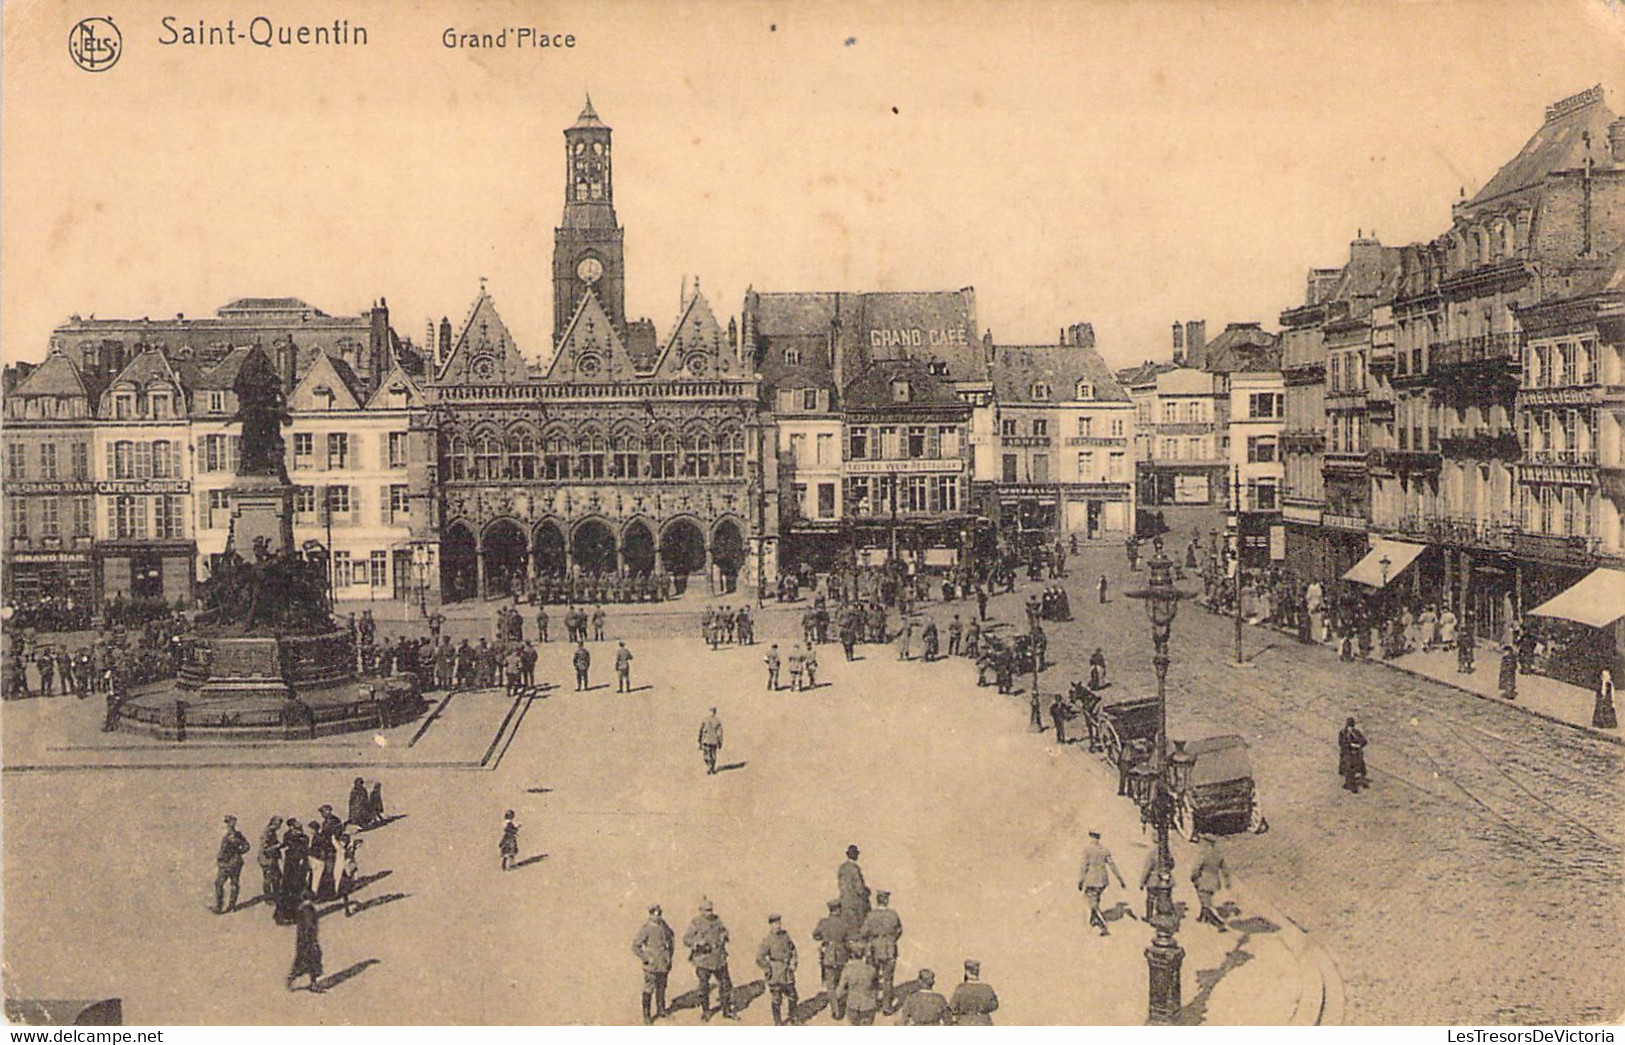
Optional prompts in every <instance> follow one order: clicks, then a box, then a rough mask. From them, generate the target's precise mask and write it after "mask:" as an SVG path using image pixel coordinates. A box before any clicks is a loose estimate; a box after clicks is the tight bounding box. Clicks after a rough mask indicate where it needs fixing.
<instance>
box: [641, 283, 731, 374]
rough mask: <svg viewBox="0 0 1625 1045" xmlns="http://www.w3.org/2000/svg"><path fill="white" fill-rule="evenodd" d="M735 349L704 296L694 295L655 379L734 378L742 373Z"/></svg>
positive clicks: (659, 363) (662, 357)
mask: <svg viewBox="0 0 1625 1045" xmlns="http://www.w3.org/2000/svg"><path fill="white" fill-rule="evenodd" d="M739 369H740V367H739V361H738V360H736V359H734V358H733V346H732V345H730V344H729V343H728V338H727V335H725V334H724V333H723V332H722V327H721V326H719V325H718V323H717V317H716V314H715V313H713V312H712V311H711V303H710V302H708V301H706V300H705V295H704V294H701V293H699V292H698V291H696V292H695V294H694V296H693V297H692V298H690V299H689V302H688V308H687V309H685V310H684V311H683V315H682V318H681V319H679V320H678V321H677V326H676V328H675V329H673V330H672V332H671V337H670V338H668V339H667V340H666V345H665V348H663V349H662V350H661V353H660V358H659V359H658V360H657V361H656V363H655V366H654V373H653V376H654V377H656V378H659V379H662V380H667V381H670V380H676V379H678V378H696V377H705V378H710V377H732V376H735V375H737V374H738V372H739Z"/></svg>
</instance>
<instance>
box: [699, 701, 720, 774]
mask: <svg viewBox="0 0 1625 1045" xmlns="http://www.w3.org/2000/svg"><path fill="white" fill-rule="evenodd" d="M720 750H722V720H721V719H720V718H717V709H716V708H712V709H711V713H710V714H709V715H707V716H706V717H705V721H704V722H701V723H700V754H702V755H704V756H705V774H706V776H713V775H715V774H716V771H717V752H718V751H720Z"/></svg>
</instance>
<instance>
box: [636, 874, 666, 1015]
mask: <svg viewBox="0 0 1625 1045" xmlns="http://www.w3.org/2000/svg"><path fill="white" fill-rule="evenodd" d="M676 937H677V934H676V933H673V932H672V931H671V926H669V925H667V924H666V919H665V918H664V917H662V912H661V910H660V905H659V904H655V905H654V906H652V907H650V908H649V920H648V921H646V922H644V923H643V928H641V929H639V930H638V934H637V936H635V937H633V938H632V953H633V954H635V955H637V956H638V960H640V961H641V962H643V1022H644V1023H646V1024H648V1023H653V1022H654V1021H655V1020H657V1019H661V1018H663V1017H666V1016H670V1015H671V1010H669V1009H667V1008H666V978H667V976H669V975H670V974H671V959H672V952H673V950H675V948H676ZM651 1001H652V1002H653V1003H654V1007H653V1009H652V1010H651V1008H650V1002H651Z"/></svg>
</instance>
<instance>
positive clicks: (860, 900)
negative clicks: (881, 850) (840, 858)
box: [835, 845, 869, 936]
mask: <svg viewBox="0 0 1625 1045" xmlns="http://www.w3.org/2000/svg"><path fill="white" fill-rule="evenodd" d="M835 887H836V889H837V890H839V892H840V894H841V917H842V918H845V919H846V929H847V934H848V935H849V936H857V935H859V933H861V931H862V929H863V920H864V919H865V918H867V917H869V886H868V885H867V884H865V882H864V880H863V868H861V867H859V866H858V847H857V846H855V845H849V846H847V847H846V862H845V863H843V864H841V866H840V868H839V869H838V870H836V872H835Z"/></svg>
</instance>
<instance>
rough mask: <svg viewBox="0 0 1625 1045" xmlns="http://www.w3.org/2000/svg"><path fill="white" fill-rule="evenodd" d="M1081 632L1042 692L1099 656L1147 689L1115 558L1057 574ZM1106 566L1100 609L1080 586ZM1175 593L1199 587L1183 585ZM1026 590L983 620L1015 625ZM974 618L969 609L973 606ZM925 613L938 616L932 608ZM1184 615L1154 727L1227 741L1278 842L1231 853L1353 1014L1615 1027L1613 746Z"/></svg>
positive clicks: (1142, 648)
mask: <svg viewBox="0 0 1625 1045" xmlns="http://www.w3.org/2000/svg"><path fill="white" fill-rule="evenodd" d="M1068 569H1069V573H1070V574H1071V577H1070V578H1069V580H1068V582H1067V586H1068V589H1069V594H1070V597H1071V600H1072V607H1073V611H1074V614H1075V615H1076V618H1077V619H1076V621H1075V622H1074V623H1072V624H1052V625H1049V626H1048V628H1049V635H1050V648H1051V650H1052V651H1053V652H1052V659H1058V660H1059V661H1060V663H1061V667H1060V668H1058V669H1056V670H1055V671H1053V672H1052V673H1050V674H1049V675H1046V677H1045V679H1044V682H1043V685H1044V687H1045V688H1052V687H1054V686H1057V685H1060V684H1061V683H1062V682H1063V681H1064V680H1065V679H1067V678H1079V677H1083V675H1084V674H1086V669H1085V667H1084V664H1085V662H1086V659H1087V657H1088V654H1089V652H1090V651H1091V650H1092V649H1093V648H1094V646H1095V645H1097V644H1098V645H1103V646H1104V647H1105V650H1106V653H1107V656H1108V657H1109V659H1110V662H1111V666H1112V670H1113V672H1114V674H1115V677H1116V679H1117V681H1118V685H1119V687H1120V689H1119V692H1121V691H1122V690H1131V691H1133V692H1134V693H1136V694H1148V693H1151V692H1152V691H1153V687H1154V684H1155V683H1154V676H1153V674H1152V672H1151V666H1150V646H1151V643H1150V628H1149V625H1148V624H1147V623H1146V619H1145V616H1144V608H1143V606H1142V605H1141V604H1140V603H1137V602H1135V601H1133V600H1130V599H1127V598H1124V596H1123V592H1124V590H1125V589H1126V588H1131V587H1137V586H1139V585H1141V584H1143V583H1144V581H1145V579H1146V577H1147V573H1146V572H1145V571H1144V570H1143V569H1142V570H1141V572H1139V573H1136V574H1131V573H1129V572H1128V569H1127V565H1126V561H1125V560H1124V557H1123V555H1122V550H1121V549H1120V548H1112V549H1097V550H1092V551H1088V552H1086V553H1085V554H1084V555H1082V556H1081V557H1073V558H1072V559H1071V561H1070V563H1069V567H1068ZM1102 571H1104V572H1106V573H1107V574H1108V576H1109V581H1110V591H1111V596H1110V597H1111V600H1112V601H1111V602H1110V603H1109V604H1108V605H1106V606H1101V605H1099V603H1098V601H1097V599H1096V595H1095V591H1094V582H1095V581H1096V579H1097V578H1098V577H1099V575H1100V574H1101V572H1102ZM1182 586H1183V587H1185V588H1187V589H1191V590H1200V583H1199V582H1198V581H1197V580H1196V579H1195V578H1191V579H1190V580H1187V581H1185V582H1182ZM1022 597H1023V596H1020V595H1018V596H1017V597H1015V598H1012V597H1008V596H1005V597H1000V598H999V599H997V600H995V603H994V611H995V613H996V614H998V615H1000V616H1003V617H1004V618H1006V619H1010V620H1015V619H1018V618H1019V617H1020V616H1021V605H1020V600H1021V598H1022ZM972 608H973V609H974V606H972ZM937 612H941V607H940V606H938V607H937ZM1232 644H1233V623H1232V621H1231V620H1230V619H1228V618H1220V617H1215V616H1213V615H1210V614H1209V613H1208V612H1207V611H1206V610H1204V609H1202V608H1201V607H1200V606H1197V605H1196V604H1194V603H1186V604H1185V605H1184V607H1183V608H1182V610H1181V612H1180V614H1179V617H1178V619H1177V620H1176V622H1175V624H1174V637H1173V644H1172V650H1173V656H1174V661H1173V665H1172V668H1171V669H1170V672H1169V700H1170V709H1169V721H1170V726H1169V728H1170V732H1171V734H1172V735H1173V736H1174V737H1176V738H1193V739H1194V738H1196V737H1200V736H1207V735H1212V734H1218V733H1242V734H1244V735H1245V736H1246V737H1247V738H1248V739H1249V741H1250V743H1251V744H1252V750H1251V755H1252V758H1253V761H1254V765H1255V772H1256V774H1257V776H1258V779H1259V784H1260V788H1261V794H1262V799H1263V801H1264V803H1265V811H1266V813H1267V815H1268V817H1269V821H1270V824H1271V828H1272V830H1271V831H1270V832H1269V833H1267V834H1265V835H1262V836H1257V837H1254V838H1250V839H1247V840H1245V841H1238V842H1237V843H1236V844H1234V845H1233V846H1232V847H1231V849H1230V853H1231V857H1230V859H1231V862H1232V863H1233V864H1234V866H1235V867H1236V869H1237V870H1238V871H1240V872H1241V873H1242V874H1243V875H1244V876H1245V877H1246V879H1247V880H1248V881H1249V882H1251V883H1254V884H1256V885H1258V886H1259V887H1261V888H1264V889H1266V890H1268V892H1269V893H1270V895H1271V896H1272V897H1273V898H1274V899H1275V900H1276V901H1277V903H1278V904H1279V906H1280V907H1281V909H1282V910H1284V911H1285V912H1287V914H1288V915H1290V916H1291V917H1292V918H1293V919H1294V920H1295V921H1297V922H1298V923H1299V924H1301V925H1302V926H1303V927H1304V928H1306V929H1308V930H1309V931H1311V932H1312V933H1313V934H1314V935H1315V936H1316V937H1317V938H1318V939H1319V940H1320V941H1321V942H1322V943H1323V944H1324V945H1325V946H1327V947H1328V949H1330V951H1331V952H1332V956H1333V958H1334V960H1335V961H1336V962H1337V964H1338V967H1339V969H1340V970H1341V972H1342V976H1343V978H1344V981H1345V984H1346V987H1347V992H1348V1021H1349V1022H1351V1023H1411V1022H1415V1021H1417V1020H1421V1019H1426V1020H1427V1021H1428V1022H1430V1023H1444V1022H1458V1023H1475V1022H1489V1023H1570V1022H1588V1021H1589V1022H1594V1021H1598V1020H1603V1019H1617V1018H1618V1016H1619V1014H1620V1013H1621V1012H1622V1011H1625V982H1622V981H1621V980H1620V978H1619V976H1618V975H1617V973H1616V972H1615V970H1616V969H1617V965H1618V942H1619V940H1620V939H1622V938H1625V905H1622V903H1621V901H1620V897H1621V896H1622V895H1625V866H1622V864H1625V861H1622V839H1625V829H1622V823H1625V821H1622V811H1621V809H1620V807H1619V802H1618V799H1619V793H1620V786H1621V774H1622V766H1625V749H1622V748H1621V747H1619V746H1618V745H1615V744H1612V743H1609V742H1607V741H1605V740H1602V739H1599V738H1597V737H1593V736H1590V735H1587V734H1586V733H1584V732H1582V731H1579V730H1575V729H1571V728H1568V727H1564V726H1560V725H1556V724H1553V723H1550V722H1546V721H1543V720H1541V719H1539V718H1536V717H1533V716H1530V715H1527V714H1525V713H1523V712H1522V711H1520V710H1518V709H1516V708H1512V707H1505V706H1501V705H1498V704H1496V703H1493V702H1490V701H1486V700H1482V699H1479V698H1476V697H1472V696H1469V695H1467V694H1464V693H1461V692H1459V691H1457V690H1454V689H1452V688H1450V687H1447V686H1443V685H1439V684H1437V683H1433V682H1430V681H1427V680H1424V679H1416V678H1412V677H1409V676H1406V675H1404V674H1402V673H1400V672H1396V671H1394V670H1392V669H1389V668H1386V667H1384V666H1382V665H1381V664H1379V663H1369V664H1367V663H1356V664H1343V663H1340V662H1339V661H1338V660H1337V658H1336V656H1335V654H1334V653H1333V652H1332V651H1331V650H1329V649H1323V648H1319V647H1305V646H1300V645H1299V644H1298V643H1297V642H1295V641H1294V640H1293V639H1291V638H1289V637H1287V636H1284V635H1281V634H1279V633H1277V632H1274V631H1270V630H1267V629H1259V628H1252V627H1249V628H1247V629H1246V633H1245V647H1246V652H1247V656H1248V658H1249V660H1250V661H1251V664H1252V666H1251V667H1249V668H1245V669H1237V668H1235V667H1232V666H1231V665H1230V663H1229V661H1230V660H1231V651H1232ZM1351 714H1352V715H1355V716H1357V717H1358V719H1359V721H1360V725H1361V728H1362V729H1363V730H1364V731H1365V733H1366V735H1367V737H1368V738H1369V739H1370V743H1371V746H1370V748H1369V749H1368V751H1367V761H1368V763H1369V766H1370V769H1371V775H1372V787H1371V788H1370V789H1369V790H1368V791H1365V792H1363V793H1361V794H1359V795H1357V796H1356V795H1350V794H1349V793H1347V792H1345V791H1343V790H1341V788H1340V786H1339V785H1340V780H1339V778H1338V776H1337V774H1336V769H1337V744H1336V736H1337V731H1338V729H1339V728H1340V727H1341V726H1342V724H1343V720H1344V718H1345V717H1347V716H1348V715H1351Z"/></svg>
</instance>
